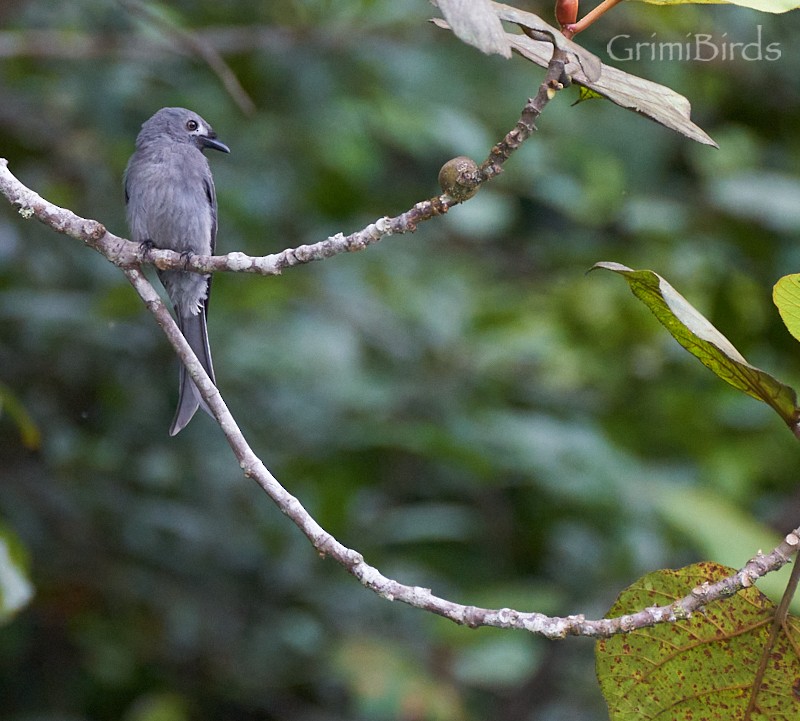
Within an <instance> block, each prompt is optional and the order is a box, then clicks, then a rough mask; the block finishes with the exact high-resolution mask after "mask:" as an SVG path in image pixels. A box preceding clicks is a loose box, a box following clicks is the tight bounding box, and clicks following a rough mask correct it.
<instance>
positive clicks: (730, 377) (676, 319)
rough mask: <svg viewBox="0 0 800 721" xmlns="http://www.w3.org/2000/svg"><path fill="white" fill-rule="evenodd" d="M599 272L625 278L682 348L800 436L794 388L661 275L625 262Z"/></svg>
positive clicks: (599, 266)
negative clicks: (745, 352)
mask: <svg viewBox="0 0 800 721" xmlns="http://www.w3.org/2000/svg"><path fill="white" fill-rule="evenodd" d="M594 268H604V269H606V270H611V271H614V272H615V273H619V274H620V275H622V276H623V277H624V278H625V280H627V281H628V285H629V286H630V288H631V291H633V294H634V295H635V296H636V297H637V298H639V300H641V301H642V302H643V303H644V304H645V305H646V306H647V307H648V308H649V309H650V310H651V311H652V313H653V315H655V316H656V318H658V320H659V321H661V323H662V324H663V325H664V327H665V328H666V329H667V330H668V331H669V332H670V334H671V335H672V337H673V338H675V340H677V341H678V343H680V344H681V345H682V346H683V347H684V348H686V350H688V351H689V352H690V353H691V354H692V355H694V356H695V357H696V358H697V359H698V360H699V361H700V362H701V363H702V364H703V365H704V366H706V367H707V368H709V369H710V370H712V371H713V372H714V373H715V374H716V375H717V376H719V377H720V378H722V380H724V381H725V382H726V383H729V384H730V385H732V386H733V387H734V388H737V389H738V390H740V391H743V392H745V393H747V394H748V395H749V396H752V397H753V398H756V399H758V400H760V401H763V402H764V403H766V404H767V405H769V406H770V407H771V408H772V409H773V410H774V411H775V412H776V413H778V415H780V417H781V418H783V420H784V421H785V422H786V424H787V425H788V426H789V427H790V428H791V429H792V430H793V431H794V432H795V434H800V426H799V425H798V424H799V422H800V409H798V408H797V394H796V393H795V391H794V389H793V388H792V387H791V386H787V385H785V384H784V383H781V382H780V381H778V380H777V379H775V378H773V377H772V376H771V375H770V374H769V373H766V372H765V371H762V370H761V369H760V368H756V367H755V366H752V365H750V364H749V363H748V362H747V361H746V360H745V359H744V357H743V356H742V354H741V353H739V351H738V350H736V348H735V347H734V346H733V344H732V343H731V342H730V341H729V340H728V339H727V338H726V337H725V336H724V335H722V333H720V332H719V331H718V330H717V329H716V328H715V327H714V326H713V325H712V324H711V323H710V322H709V321H708V319H706V318H705V316H703V315H702V314H701V313H700V312H698V311H697V310H696V309H695V308H694V307H693V306H692V305H691V304H690V303H689V301H687V300H686V298H684V297H683V296H682V295H681V294H680V293H678V291H677V290H675V288H673V287H672V286H671V285H670V284H669V283H667V281H666V280H664V279H663V278H662V277H661V276H660V275H658V274H657V273H654V272H653V271H651V270H632V269H631V268H628V267H626V266H624V265H620V264H619V263H597V264H596V265H595V266H594Z"/></svg>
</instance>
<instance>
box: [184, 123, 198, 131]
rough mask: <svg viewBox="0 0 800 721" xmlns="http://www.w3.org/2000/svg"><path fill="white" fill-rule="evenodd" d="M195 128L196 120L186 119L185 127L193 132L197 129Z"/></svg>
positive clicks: (196, 125) (196, 126)
mask: <svg viewBox="0 0 800 721" xmlns="http://www.w3.org/2000/svg"><path fill="white" fill-rule="evenodd" d="M197 128H198V124H197V121H196V120H187V121H186V129H187V130H188V131H189V132H190V133H193V132H194V131H195V130H197Z"/></svg>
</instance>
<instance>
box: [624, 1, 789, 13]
mask: <svg viewBox="0 0 800 721" xmlns="http://www.w3.org/2000/svg"><path fill="white" fill-rule="evenodd" d="M639 1H640V2H646V3H649V4H650V5H686V4H689V3H692V4H697V5H741V6H742V7H744V8H752V9H753V10H760V11H761V12H763V13H785V12H789V10H795V9H796V8H800V5H798V4H797V2H796V1H795V0H639Z"/></svg>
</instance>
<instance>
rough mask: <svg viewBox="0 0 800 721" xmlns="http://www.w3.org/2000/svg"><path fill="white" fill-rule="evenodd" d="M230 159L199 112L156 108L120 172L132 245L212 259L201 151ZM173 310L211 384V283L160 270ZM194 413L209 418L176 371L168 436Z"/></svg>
mask: <svg viewBox="0 0 800 721" xmlns="http://www.w3.org/2000/svg"><path fill="white" fill-rule="evenodd" d="M206 148H213V149H214V150H221V151H222V152H223V153H229V152H230V149H229V148H228V146H227V145H225V144H224V143H222V142H220V141H219V140H217V134H216V133H215V132H214V131H213V130H212V128H211V126H210V125H209V124H208V123H207V122H206V121H205V120H203V118H201V117H200V116H199V115H198V114H197V113H193V112H192V111H191V110H186V109H185V108H162V109H161V110H159V111H158V112H157V113H156V114H155V115H153V117H152V118H150V119H149V120H148V121H146V122H145V123H144V124H143V125H142V130H141V132H140V133H139V136H138V137H137V138H136V150H135V152H134V153H133V155H132V156H131V159H130V160H129V161H128V167H127V168H126V169H125V202H126V203H127V206H128V225H129V226H130V229H131V240H134V241H137V242H140V243H152V245H153V247H155V248H168V249H170V250H174V251H176V252H178V253H186V254H195V255H211V254H213V253H214V246H215V244H216V240H217V197H216V192H215V190H214V179H213V178H212V177H211V169H210V168H209V167H208V161H207V160H206V158H205V156H204V155H203V150H205V149H206ZM158 276H159V278H160V279H161V282H162V284H163V285H164V288H165V289H166V291H167V294H168V295H169V297H170V300H171V301H172V305H173V307H174V309H175V316H176V318H177V321H178V326H179V327H180V329H181V332H182V333H183V335H184V337H185V338H186V340H187V341H188V343H189V345H190V346H191V347H192V350H193V351H194V353H195V355H196V356H197V357H198V359H199V360H200V362H201V363H202V364H203V368H205V370H206V373H208V375H209V377H210V378H211V380H212V381H214V382H215V383H216V381H215V379H214V368H213V366H212V365H211V350H210V348H209V346H208V331H207V328H206V317H207V313H208V298H209V293H210V291H211V276H210V275H199V274H198V273H189V272H185V271H176V270H165V271H159V272H158ZM198 407H202V408H203V410H204V411H206V413H208V414H209V415H211V410H210V409H209V407H208V406H207V405H206V403H205V401H203V399H202V398H201V397H200V392H199V391H198V390H197V386H195V384H194V381H192V379H191V377H190V376H189V374H188V373H187V372H186V368H184V366H183V364H181V366H180V385H179V390H178V408H177V410H176V411H175V418H174V419H173V420H172V425H171V426H170V429H169V433H170V435H171V436H174V435H175V434H176V433H178V432H179V431H180V430H181V429H182V428H183V427H184V426H185V425H186V424H187V423H188V422H189V421H190V420H191V419H192V417H193V416H194V414H195V412H196V411H197V409H198Z"/></svg>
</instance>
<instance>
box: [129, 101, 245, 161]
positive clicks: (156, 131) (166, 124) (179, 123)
mask: <svg viewBox="0 0 800 721" xmlns="http://www.w3.org/2000/svg"><path fill="white" fill-rule="evenodd" d="M167 138H168V139H170V140H172V141H173V142H177V143H187V144H191V145H194V146H195V147H196V148H197V149H198V150H200V151H202V150H205V149H206V148H211V149H213V150H219V151H221V152H223V153H230V152H231V151H230V148H229V147H228V146H227V145H225V143H223V142H222V141H220V140H217V134H216V133H215V132H214V129H213V128H212V127H211V126H210V125H209V124H208V123H207V122H206V121H205V120H203V118H201V117H200V116H199V115H198V114H197V113H195V112H192V111H191V110H187V109H186V108H161V110H159V111H158V112H157V113H156V114H155V115H153V117H151V118H150V119H149V120H147V121H145V122H144V123H143V125H142V130H141V132H140V133H139V137H138V138H137V139H136V144H137V145H145V144H147V143H150V142H152V141H157V140H164V139H167Z"/></svg>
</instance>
